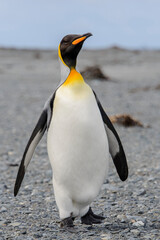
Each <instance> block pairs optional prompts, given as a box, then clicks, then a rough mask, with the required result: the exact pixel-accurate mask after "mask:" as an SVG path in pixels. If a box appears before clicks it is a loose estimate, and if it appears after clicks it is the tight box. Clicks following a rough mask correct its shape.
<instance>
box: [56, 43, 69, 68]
mask: <svg viewBox="0 0 160 240" xmlns="http://www.w3.org/2000/svg"><path fill="white" fill-rule="evenodd" d="M58 55H59V58H60V59H61V61H62V63H63V64H64V65H65V66H66V67H68V66H67V65H66V64H65V62H64V61H63V58H62V55H61V50H60V44H59V46H58Z"/></svg>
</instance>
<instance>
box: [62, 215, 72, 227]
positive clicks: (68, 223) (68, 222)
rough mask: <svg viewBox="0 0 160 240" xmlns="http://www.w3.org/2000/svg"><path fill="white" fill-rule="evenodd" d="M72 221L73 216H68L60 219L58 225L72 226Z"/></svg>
mask: <svg viewBox="0 0 160 240" xmlns="http://www.w3.org/2000/svg"><path fill="white" fill-rule="evenodd" d="M73 221H74V218H73V217H68V218H65V219H63V220H62V221H61V223H60V227H61V228H62V227H74V224H73Z"/></svg>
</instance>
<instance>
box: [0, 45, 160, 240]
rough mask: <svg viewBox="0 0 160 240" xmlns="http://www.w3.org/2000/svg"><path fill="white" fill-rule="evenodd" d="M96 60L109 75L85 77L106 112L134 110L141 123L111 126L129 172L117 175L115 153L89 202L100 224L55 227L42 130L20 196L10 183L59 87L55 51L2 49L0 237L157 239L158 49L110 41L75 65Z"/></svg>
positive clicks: (159, 147)
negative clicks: (139, 48) (114, 44)
mask: <svg viewBox="0 0 160 240" xmlns="http://www.w3.org/2000/svg"><path fill="white" fill-rule="evenodd" d="M97 64H98V65H99V66H100V67H101V70H102V71H103V72H104V74H106V75H107V76H109V79H110V80H109V81H98V80H90V81H89V83H90V85H91V86H92V88H94V90H95V91H96V93H97V95H98V97H99V99H100V100H101V102H102V104H103V106H104V108H105V109H106V112H107V113H108V115H114V114H131V115H132V116H133V117H134V118H136V119H138V120H139V121H141V122H142V123H143V124H144V126H146V127H144V128H142V127H130V128H129V127H128V128H125V127H123V126H118V125H115V127H116V129H117V131H118V133H119V135H120V137H121V140H122V142H123V145H124V148H125V151H126V155H127V159H128V164H129V171H130V173H129V178H128V180H127V181H126V182H121V181H120V179H119V178H118V176H117V173H116V171H115V168H114V166H113V163H112V160H111V159H110V172H109V176H108V179H107V180H106V182H105V183H104V185H103V187H102V191H101V193H100V195H99V196H98V198H97V199H96V200H95V201H94V203H93V204H92V207H93V209H94V211H95V213H100V214H101V213H102V212H103V214H104V216H106V219H105V221H104V222H103V223H102V224H100V225H93V226H86V225H81V223H80V220H79V219H77V220H76V221H75V228H74V229H71V230H69V231H66V230H64V229H60V228H59V217H58V212H57V208H56V204H55V199H54V194H53V188H52V171H51V166H50V163H49V160H48V156H47V150H46V135H45V136H44V138H43V140H42V141H41V143H40V144H39V146H38V147H37V149H36V152H35V154H34V157H33V159H32V161H31V163H30V166H29V168H28V171H27V173H26V175H25V178H24V181H23V185H22V187H21V189H20V192H19V194H18V196H17V197H16V198H15V197H14V196H13V188H14V182H15V178H16V174H17V170H18V164H19V163H20V160H21V157H22V154H23V151H24V148H25V145H26V143H27V140H28V138H29V136H30V134H31V131H32V129H33V127H34V125H35V123H36V121H37V119H38V117H39V115H40V113H41V109H42V108H43V105H44V102H45V101H46V99H47V98H48V96H49V95H50V94H51V93H52V91H53V90H54V89H55V87H56V86H57V84H58V82H59V80H60V78H59V67H58V66H59V65H58V61H57V52H56V51H39V50H35V51H24V50H19V51H17V50H14V49H10V50H7V49H6V50H4V49H1V50H0V116H1V120H0V240H6V239H13V240H14V239H16V240H20V239H26V240H33V239H47V240H50V239H59V240H61V239H77V240H80V239H83V240H86V239H93V240H100V239H101V240H108V239H114V240H118V239H120V240H121V239H125V240H135V239H147V240H149V239H150V240H157V239H160V200H159V199H160V131H159V129H160V67H159V66H160V51H128V50H124V49H118V48H116V47H115V48H112V49H107V50H104V51H101V50H99V51H83V52H82V53H81V55H80V57H79V69H80V70H84V68H85V66H94V65H97Z"/></svg>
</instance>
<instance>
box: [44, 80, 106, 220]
mask: <svg viewBox="0 0 160 240" xmlns="http://www.w3.org/2000/svg"><path fill="white" fill-rule="evenodd" d="M77 88H78V89H77V91H76V90H75V89H72V87H64V86H63V85H62V86H61V87H60V88H59V89H58V90H57V92H56V96H55V101H54V106H53V114H52V118H51V122H50V126H49V129H48V136H47V148H48V155H49V159H50V162H51V166H52V169H53V187H54V193H55V199H56V203H57V206H58V209H59V212H60V218H61V219H63V218H67V217H69V216H70V215H71V214H72V215H73V216H78V215H84V214H85V213H86V212H87V211H88V206H89V204H90V203H91V202H92V201H93V200H94V199H95V197H96V196H97V195H98V193H99V191H100V189H101V186H102V184H103V182H104V180H105V178H106V176H107V172H108V158H109V149H108V139H107V135H106V132H105V128H104V124H103V121H102V117H101V115H100V112H99V109H98V106H97V103H96V100H95V97H94V95H93V92H92V90H91V89H90V87H89V86H88V85H87V84H85V83H84V84H83V86H81V87H77Z"/></svg>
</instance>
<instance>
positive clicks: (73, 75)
mask: <svg viewBox="0 0 160 240" xmlns="http://www.w3.org/2000/svg"><path fill="white" fill-rule="evenodd" d="M83 82H84V79H83V77H82V75H81V74H80V73H79V72H77V71H76V69H75V68H72V69H71V71H70V73H69V75H68V77H67V79H66V81H65V82H64V83H63V85H64V86H66V85H69V84H74V83H83Z"/></svg>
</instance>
